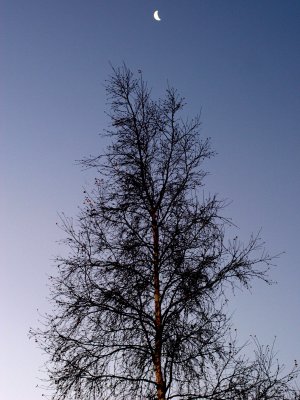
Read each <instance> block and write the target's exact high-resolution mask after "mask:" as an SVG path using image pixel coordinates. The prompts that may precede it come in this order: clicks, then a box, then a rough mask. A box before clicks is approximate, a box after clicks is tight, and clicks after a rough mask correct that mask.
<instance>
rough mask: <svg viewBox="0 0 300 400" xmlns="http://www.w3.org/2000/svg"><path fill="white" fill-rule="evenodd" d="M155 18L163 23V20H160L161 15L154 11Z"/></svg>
mask: <svg viewBox="0 0 300 400" xmlns="http://www.w3.org/2000/svg"><path fill="white" fill-rule="evenodd" d="M153 17H154V19H155V20H156V21H161V19H160V18H159V15H158V10H156V11H154V14H153Z"/></svg>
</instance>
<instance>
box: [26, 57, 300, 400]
mask: <svg viewBox="0 0 300 400" xmlns="http://www.w3.org/2000/svg"><path fill="white" fill-rule="evenodd" d="M106 91H107V96H108V102H109V105H110V113H109V116H110V118H111V126H110V128H109V129H108V131H107V132H106V134H107V135H109V136H110V139H111V143H110V145H109V146H108V148H107V151H106V152H105V153H103V154H101V155H100V156H95V157H94V158H87V159H84V160H83V161H82V164H83V165H84V166H86V167H93V168H95V170H96V171H97V178H96V179H95V183H94V185H93V188H92V190H91V191H88V190H87V191H86V194H85V195H86V198H85V204H84V207H83V208H82V209H81V211H80V214H79V216H78V219H77V220H76V222H75V223H73V220H72V219H71V218H67V217H62V227H63V229H64V231H65V232H66V239H65V243H66V244H67V245H68V247H69V249H70V253H69V255H68V256H67V257H58V258H57V263H58V272H57V274H56V275H55V276H54V277H51V299H52V303H53V312H52V313H50V314H49V315H46V316H45V320H44V324H43V326H42V327H41V328H40V329H37V330H34V331H33V332H32V333H33V335H34V336H35V338H36V340H37V342H38V343H39V345H40V346H41V348H42V349H43V351H44V352H46V353H47V354H48V356H49V362H48V363H47V370H48V374H49V384H50V388H52V389H53V399H56V400H62V399H71V398H72V399H81V400H90V399H93V400H96V399H97V400H98V399H116V400H123V399H124V400H125V399H149V400H150V399H153V400H154V399H156V400H166V399H180V400H184V399H188V400H192V399H205V400H221V399H222V400H227V399H228V400H229V399H230V400H242V399H244V400H245V399H249V400H250V399H251V400H252V399H253V400H267V399H299V398H300V397H299V392H298V391H297V390H296V389H295V387H294V385H293V379H294V378H295V376H296V375H297V373H298V369H297V366H295V368H294V369H293V370H292V371H290V372H288V373H284V372H283V371H282V369H281V366H280V365H279V364H278V362H277V361H276V360H275V358H274V350H273V347H272V346H271V347H268V346H267V347H265V346H261V345H260V344H259V342H258V341H257V340H255V344H256V347H255V348H256V351H255V355H254V357H253V359H249V358H247V357H245V356H244V355H243V349H241V348H239V347H238V345H237V341H236V334H235V331H234V330H233V329H232V328H231V323H230V318H229V317H228V315H227V314H226V302H227V297H228V296H227V294H228V293H230V291H231V289H232V288H234V287H235V286H241V287H245V288H248V287H249V285H250V283H251V281H252V280H253V279H262V280H264V281H266V282H269V278H268V275H267V271H268V269H269V265H270V263H271V261H272V257H271V256H269V255H268V254H267V253H266V252H265V251H264V248H263V243H262V241H261V239H260V238H259V236H253V237H251V238H250V239H249V242H248V243H247V244H242V243H240V241H239V240H238V238H234V239H233V240H227V239H226V235H225V234H226V228H228V227H229V226H230V221H229V220H228V219H226V218H224V217H223V216H222V209H223V207H224V206H225V203H224V202H223V201H221V200H219V199H218V198H217V197H216V196H210V195H205V194H204V191H203V188H202V187H203V185H204V178H205V176H206V172H205V170H204V168H203V163H204V161H205V160H207V159H209V158H210V157H212V156H213V155H214V152H213V151H212V150H211V146H210V141H209V139H203V138H202V137H201V136H200V133H199V127H200V118H199V117H195V118H193V119H189V120H183V119H182V117H181V115H182V110H183V108H184V107H185V101H184V99H183V98H182V97H180V96H179V94H178V92H177V91H176V90H175V89H173V88H171V87H168V88H167V90H166V92H165V96H164V97H163V98H161V99H158V100H154V99H153V98H152V95H151V91H150V89H149V88H148V87H147V84H146V82H145V81H144V79H143V76H142V74H141V73H140V74H138V76H137V77H135V76H134V74H133V73H132V72H131V71H130V70H129V69H128V68H127V67H126V66H125V65H124V66H123V67H121V68H116V69H113V72H112V75H111V77H110V78H109V80H108V81H107V82H106Z"/></svg>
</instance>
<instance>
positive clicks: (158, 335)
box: [152, 210, 166, 400]
mask: <svg viewBox="0 0 300 400" xmlns="http://www.w3.org/2000/svg"><path fill="white" fill-rule="evenodd" d="M152 235H153V267H154V268H153V272H154V309H155V330H156V332H155V349H154V360H153V362H154V371H155V380H156V385H157V400H165V399H166V385H165V381H164V377H163V372H162V366H161V350H162V323H161V304H160V287H159V283H160V282H159V232H158V223H157V213H156V211H155V210H154V211H153V212H152Z"/></svg>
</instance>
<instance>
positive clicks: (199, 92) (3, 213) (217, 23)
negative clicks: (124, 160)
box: [0, 0, 300, 400]
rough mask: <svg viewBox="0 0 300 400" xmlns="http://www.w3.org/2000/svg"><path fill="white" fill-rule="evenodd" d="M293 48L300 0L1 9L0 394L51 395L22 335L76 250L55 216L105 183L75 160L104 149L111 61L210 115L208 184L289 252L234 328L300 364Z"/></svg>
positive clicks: (246, 295)
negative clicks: (53, 277) (64, 243)
mask: <svg viewBox="0 0 300 400" xmlns="http://www.w3.org/2000/svg"><path fill="white" fill-rule="evenodd" d="M155 10H158V11H159V15H160V17H161V21H160V22H156V21H155V20H154V19H153V12H154V11H155ZM299 44H300V2H299V0H282V1H277V0H272V1H271V0H251V1H250V0H228V1H224V0H222V1H220V0H181V1H179V0H156V1H152V0H127V1H125V0H109V1H108V0H106V1H104V0H86V1H82V0H72V1H71V0H52V1H47V0H45V1H41V0H26V1H24V0H0V52H1V54H0V60H1V61H0V87H1V91H0V121H1V122H0V167H1V175H0V179H1V192H0V218H1V228H0V243H1V251H0V313H1V314H0V315H1V329H0V398H1V399H5V400H39V399H41V398H42V390H41V389H39V388H36V385H37V384H39V380H38V377H41V376H42V372H39V371H40V369H41V367H42V364H43V361H44V358H43V356H42V354H41V352H40V350H39V349H37V348H36V346H35V343H34V341H32V340H29V339H28V330H29V328H30V327H31V326H33V327H37V326H38V324H39V323H38V319H39V315H38V314H39V313H42V314H43V313H44V312H45V311H47V310H49V303H48V300H47V296H48V286H47V285H48V280H47V276H48V275H50V274H53V273H54V271H55V263H54V261H53V260H54V258H55V256H56V255H58V254H62V252H64V251H66V250H65V249H64V248H62V247H61V246H60V245H59V244H58V241H59V240H60V239H62V238H63V237H64V236H63V232H62V231H60V230H59V228H58V227H57V226H56V222H57V221H58V213H61V212H65V213H66V214H67V215H68V216H73V217H76V214H77V213H78V207H79V206H80V205H81V204H82V202H83V198H84V195H83V188H84V187H85V186H86V185H88V184H89V182H91V180H92V178H93V177H94V176H96V172H94V171H83V170H82V168H81V167H80V166H78V164H77V163H76V160H79V159H82V158H83V157H85V156H88V155H90V154H92V155H97V154H99V153H101V152H102V151H103V149H104V148H105V143H104V141H103V139H101V137H100V136H99V133H101V132H103V130H104V129H105V128H106V127H107V124H108V120H107V117H106V115H105V110H106V111H108V109H107V106H106V99H105V90H104V86H103V84H104V81H105V79H107V78H108V76H109V74H110V72H111V67H110V63H111V64H113V65H114V66H119V65H121V64H122V62H125V63H126V64H127V65H128V67H129V68H131V69H132V70H133V71H134V72H137V71H138V69H141V70H142V71H143V76H144V78H145V80H147V81H148V83H149V86H150V87H151V88H152V93H153V96H154V97H156V98H157V97H159V96H162V95H163V94H164V90H165V88H166V86H167V83H168V82H169V84H170V85H172V86H174V87H176V88H177V89H178V90H179V92H180V93H181V94H182V95H183V96H184V97H185V98H186V102H187V106H186V113H187V115H189V116H191V117H192V116H194V115H195V114H197V113H199V111H200V110H201V119H202V127H201V135H203V137H204V138H206V137H211V141H212V147H213V148H214V149H215V150H216V152H217V155H216V157H214V158H213V159H211V160H208V161H207V162H206V163H205V165H204V167H205V169H206V170H207V171H209V172H210V175H209V176H208V177H207V178H206V189H205V190H207V191H208V192H210V193H218V194H219V197H220V198H225V199H228V201H229V202H230V204H229V205H228V207H227V208H226V209H225V210H224V215H225V216H227V217H231V218H232V220H233V222H234V223H235V224H236V225H237V227H238V228H237V232H238V236H239V237H240V238H241V239H242V240H244V241H245V242H247V238H248V237H249V235H250V234H251V233H252V232H254V233H256V232H258V231H259V230H260V229H261V236H262V238H263V239H264V240H265V242H266V248H267V250H268V251H269V252H270V253H271V254H278V253H281V252H284V254H282V255H281V256H280V257H279V258H278V259H276V265H277V266H276V267H274V268H273V269H272V270H271V278H272V279H273V280H274V281H277V282H278V283H277V284H276V285H273V286H267V285H265V284H262V283H261V282H253V286H252V290H251V293H250V292H244V291H243V292H242V291H236V293H235V296H234V297H233V299H232V302H231V303H230V306H229V307H230V312H232V314H233V316H232V318H233V323H234V325H235V327H236V328H237V329H238V335H239V337H240V340H241V342H243V341H246V340H248V339H249V335H250V334H252V335H254V334H256V335H257V337H258V338H259V340H260V341H261V342H262V343H266V344H267V343H272V342H273V340H274V337H275V336H276V349H277V350H278V358H279V359H280V360H282V362H284V363H285V364H286V366H287V367H290V366H292V365H293V363H294V359H298V360H300V346H299V337H300V335H299V332H300V320H299V310H300V291H299V281H300V265H299V232H300V213H299V197H300V187H299V182H300V179H299V178H300V176H299V171H300V161H299V160H300V158H299V149H300V138H299V130H300V112H299V110H300V96H299V89H300V87H299V86H300V48H299ZM37 310H39V312H38V311H37Z"/></svg>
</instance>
